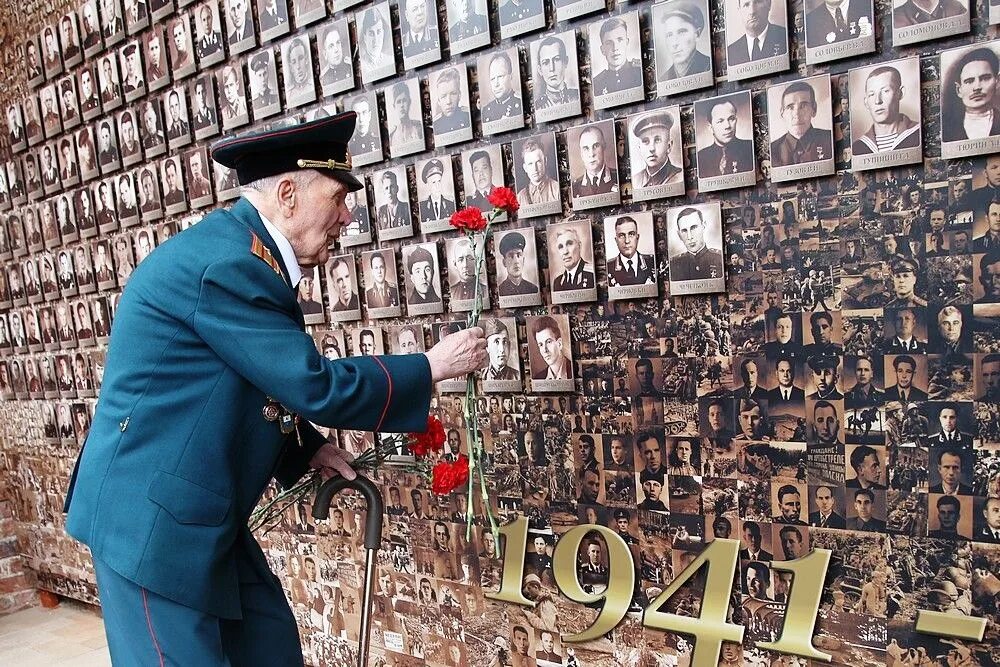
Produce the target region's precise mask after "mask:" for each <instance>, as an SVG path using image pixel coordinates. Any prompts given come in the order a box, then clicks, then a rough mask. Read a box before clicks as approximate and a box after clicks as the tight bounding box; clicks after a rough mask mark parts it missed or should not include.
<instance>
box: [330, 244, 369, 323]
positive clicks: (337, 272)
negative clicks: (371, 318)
mask: <svg viewBox="0 0 1000 667" xmlns="http://www.w3.org/2000/svg"><path fill="white" fill-rule="evenodd" d="M326 285H327V289H328V290H329V292H330V321H331V322H347V321H350V320H360V319H361V296H360V294H359V293H358V274H357V267H356V266H355V264H354V255H339V256H337V257H331V258H330V259H329V260H327V263H326Z"/></svg>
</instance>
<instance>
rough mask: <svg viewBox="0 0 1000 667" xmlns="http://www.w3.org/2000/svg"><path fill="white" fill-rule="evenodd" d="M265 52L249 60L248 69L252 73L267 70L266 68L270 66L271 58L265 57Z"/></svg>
mask: <svg viewBox="0 0 1000 667" xmlns="http://www.w3.org/2000/svg"><path fill="white" fill-rule="evenodd" d="M267 54H268V52H267V51H263V52H261V53H258V54H256V55H254V56H253V57H252V58H251V59H250V69H252V70H253V71H255V72H256V71H259V70H262V69H267V66H268V65H270V64H271V58H270V57H269V56H268V55H267Z"/></svg>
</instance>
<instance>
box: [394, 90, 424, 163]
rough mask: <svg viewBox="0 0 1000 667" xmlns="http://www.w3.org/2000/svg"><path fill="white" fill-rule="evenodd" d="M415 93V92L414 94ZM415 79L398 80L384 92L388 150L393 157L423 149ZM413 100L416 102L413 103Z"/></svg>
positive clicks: (421, 125)
mask: <svg viewBox="0 0 1000 667" xmlns="http://www.w3.org/2000/svg"><path fill="white" fill-rule="evenodd" d="M415 93H416V94H415ZM420 99H421V98H420V83H419V82H418V81H417V79H415V78H414V79H409V80H407V81H400V82H398V83H396V84H394V85H393V86H392V88H389V89H387V90H386V92H385V101H386V104H387V105H388V109H387V110H386V111H387V113H386V116H387V117H388V120H389V152H390V153H391V154H392V155H393V157H396V156H399V155H406V154H408V153H413V152H415V151H419V150H423V149H424V146H425V144H424V125H423V113H422V112H421V104H420ZM414 100H416V102H417V104H416V105H414V103H413V102H414Z"/></svg>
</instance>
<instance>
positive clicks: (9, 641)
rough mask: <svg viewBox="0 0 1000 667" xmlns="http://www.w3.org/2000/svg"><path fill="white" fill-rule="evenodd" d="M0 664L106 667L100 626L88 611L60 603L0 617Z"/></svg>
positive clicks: (108, 660) (107, 659) (108, 662)
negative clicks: (52, 606)
mask: <svg viewBox="0 0 1000 667" xmlns="http://www.w3.org/2000/svg"><path fill="white" fill-rule="evenodd" d="M0 665H11V666H14V665H16V666H17V667H54V666H56V665H58V666H59V667H108V666H109V665H111V657H110V656H109V655H108V642H107V640H106V639H105V637H104V623H103V621H102V620H101V617H100V616H99V615H98V613H97V612H96V611H95V610H93V609H92V608H89V607H87V606H86V605H83V604H81V603H78V602H73V601H68V600H65V599H64V600H63V601H62V603H61V604H60V605H59V606H58V607H56V608H55V609H45V608H43V607H33V608H31V609H26V610H24V611H19V612H17V613H15V614H11V615H9V616H0Z"/></svg>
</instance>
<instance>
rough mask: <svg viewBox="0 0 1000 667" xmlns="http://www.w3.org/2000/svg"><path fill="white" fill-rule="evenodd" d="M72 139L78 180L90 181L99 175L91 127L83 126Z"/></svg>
mask: <svg viewBox="0 0 1000 667" xmlns="http://www.w3.org/2000/svg"><path fill="white" fill-rule="evenodd" d="M73 137H74V140H75V144H76V159H77V162H78V163H79V165H80V178H82V179H83V180H84V181H92V180H94V179H95V178H97V177H98V176H99V175H100V173H101V171H100V168H99V166H98V163H97V148H96V146H95V142H94V130H93V127H92V126H91V125H84V126H83V127H81V128H80V129H78V130H77V131H76V132H75V133H74V135H73Z"/></svg>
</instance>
